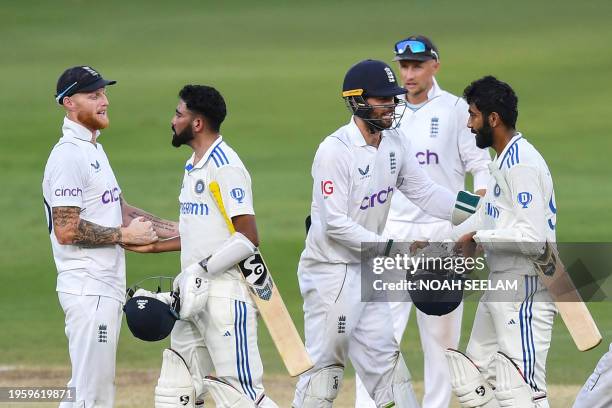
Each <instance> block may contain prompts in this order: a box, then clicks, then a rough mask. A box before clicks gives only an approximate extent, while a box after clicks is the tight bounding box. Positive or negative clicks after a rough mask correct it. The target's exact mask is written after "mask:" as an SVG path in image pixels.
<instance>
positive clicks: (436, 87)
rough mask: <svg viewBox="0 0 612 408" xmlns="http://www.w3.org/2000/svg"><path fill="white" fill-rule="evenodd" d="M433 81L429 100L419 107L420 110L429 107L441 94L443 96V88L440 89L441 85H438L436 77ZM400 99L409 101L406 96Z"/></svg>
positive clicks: (400, 96)
mask: <svg viewBox="0 0 612 408" xmlns="http://www.w3.org/2000/svg"><path fill="white" fill-rule="evenodd" d="M432 80H433V84H432V85H431V88H430V89H429V91H427V100H426V101H424V102H422V103H420V104H419V105H418V108H419V109H420V108H422V107H423V106H425V105H427V104H428V103H429V102H430V101H431V100H432V99H434V98H437V97H438V96H440V94H442V88H440V85H438V81H436V78H435V77H434V78H432ZM398 98H399V99H403V100H405V101H406V102H408V99H406V94H404V95H399V96H398ZM413 110H414V109H413Z"/></svg>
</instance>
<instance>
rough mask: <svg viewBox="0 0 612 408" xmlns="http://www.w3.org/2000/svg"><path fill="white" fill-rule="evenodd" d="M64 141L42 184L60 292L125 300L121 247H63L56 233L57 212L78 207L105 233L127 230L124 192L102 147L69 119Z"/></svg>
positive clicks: (51, 157) (55, 151) (55, 149)
mask: <svg viewBox="0 0 612 408" xmlns="http://www.w3.org/2000/svg"><path fill="white" fill-rule="evenodd" d="M62 132H63V136H62V138H61V139H60V140H59V142H58V143H57V144H56V145H55V146H54V147H53V150H52V151H51V154H50V155H49V159H48V160H47V165H46V166H45V174H44V178H43V183H42V189H43V196H44V204H45V209H46V213H47V222H48V227H49V234H50V238H51V247H52V249H53V257H54V258H55V265H56V267H57V272H58V276H57V291H58V292H65V293H70V294H75V295H101V296H109V297H113V298H115V299H117V300H119V301H120V302H123V301H124V299H125V258H124V251H123V248H121V247H120V246H119V245H105V246H100V247H93V248H88V247H84V246H79V245H61V244H60V243H59V242H58V241H57V238H56V236H55V233H54V232H53V222H52V216H51V209H52V208H53V207H79V208H80V209H81V213H80V218H81V219H83V220H86V221H90V222H93V223H95V224H98V225H101V226H104V227H120V226H121V224H122V216H121V203H120V200H119V195H120V194H121V189H120V188H119V184H118V183H117V179H116V178H115V174H114V173H113V170H112V168H111V166H110V163H109V162H108V158H107V157H106V153H104V149H103V148H102V145H101V144H100V143H96V144H93V143H91V142H90V140H91V136H92V135H91V132H90V131H89V130H88V129H86V128H85V127H83V126H81V125H80V124H78V123H76V122H73V121H71V120H70V119H68V118H64V125H63V127H62Z"/></svg>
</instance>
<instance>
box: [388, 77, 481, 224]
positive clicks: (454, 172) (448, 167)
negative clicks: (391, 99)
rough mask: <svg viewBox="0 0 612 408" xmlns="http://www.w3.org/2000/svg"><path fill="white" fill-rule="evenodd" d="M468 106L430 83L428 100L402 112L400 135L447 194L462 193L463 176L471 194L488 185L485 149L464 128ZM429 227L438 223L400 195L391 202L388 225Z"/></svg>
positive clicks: (468, 130)
mask: <svg viewBox="0 0 612 408" xmlns="http://www.w3.org/2000/svg"><path fill="white" fill-rule="evenodd" d="M467 122H468V105H467V103H466V102H465V101H464V100H463V99H462V98H459V97H457V96H455V95H453V94H451V93H449V92H446V91H444V90H442V89H440V87H439V86H438V83H437V82H436V80H435V79H434V83H433V87H432V88H431V89H430V90H429V93H428V100H427V102H425V104H424V105H423V106H421V107H419V108H418V109H417V110H415V111H413V110H412V109H410V108H408V109H406V111H405V113H404V116H403V117H402V121H401V122H400V127H399V130H400V133H402V134H403V135H404V137H406V138H407V139H408V140H409V141H410V145H411V147H412V154H413V155H414V156H415V157H416V160H417V162H418V163H419V164H420V165H421V167H422V168H423V170H425V172H426V173H427V175H429V177H431V179H432V180H433V181H435V182H436V183H438V184H440V185H442V186H444V187H446V188H448V189H449V190H451V191H458V190H463V189H464V179H465V174H466V172H470V173H472V175H473V179H474V190H479V189H484V188H486V186H487V183H488V181H489V168H488V167H487V165H488V163H490V162H491V157H490V156H489V152H488V149H479V148H478V147H477V146H476V141H475V139H474V135H473V134H472V132H471V131H470V129H469V128H468V127H467ZM394 221H398V222H404V223H405V222H410V223H418V224H422V223H432V222H438V221H440V220H439V219H437V218H435V217H432V216H431V215H429V214H427V213H425V212H424V211H423V210H421V209H420V208H419V207H418V206H417V205H416V204H414V203H413V202H411V201H410V200H408V199H407V198H406V197H404V196H403V195H402V194H396V195H395V196H394V197H393V200H392V201H391V210H390V211H389V219H388V222H394Z"/></svg>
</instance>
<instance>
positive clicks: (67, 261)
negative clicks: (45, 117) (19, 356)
mask: <svg viewBox="0 0 612 408" xmlns="http://www.w3.org/2000/svg"><path fill="white" fill-rule="evenodd" d="M113 84H115V81H109V80H106V79H104V78H103V77H102V75H100V73H99V72H97V71H96V70H94V69H93V68H91V67H89V66H76V67H72V68H69V69H67V70H66V71H64V73H63V74H62V75H61V76H60V78H59V80H58V81H57V88H56V89H57V93H56V98H55V100H56V102H57V103H58V104H60V105H61V106H62V107H63V108H64V110H65V111H66V117H65V118H64V124H63V126H62V133H63V136H62V137H61V138H60V140H59V141H58V142H57V144H56V145H55V146H54V147H53V150H52V151H51V154H50V155H49V159H48V161H47V164H46V167H45V173H44V178H43V183H42V189H43V196H44V205H45V209H46V215H47V222H48V228H49V234H50V238H51V247H52V249H53V256H54V258H55V264H56V267H57V272H58V275H57V288H56V290H57V292H58V297H59V301H60V304H61V306H62V309H63V310H64V314H65V324H66V329H65V332H66V336H67V337H68V347H69V354H70V362H71V364H72V377H71V379H70V381H69V382H68V387H74V394H73V396H74V402H69V401H64V402H62V403H61V405H60V407H61V408H72V407H100V408H106V407H112V406H113V401H114V397H115V385H114V379H115V355H116V351H117V342H118V340H119V329H120V328H121V316H122V313H121V308H122V304H123V302H124V300H125V290H126V285H125V257H124V250H123V248H122V247H121V246H122V245H129V244H133V245H143V244H149V243H152V242H155V241H157V239H158V237H159V238H169V237H172V236H176V235H178V225H177V223H175V222H171V221H166V220H162V219H160V218H158V217H155V216H153V215H151V214H149V213H146V212H144V211H142V210H140V209H138V208H135V207H132V206H130V205H128V204H127V202H126V201H125V200H124V198H123V195H122V191H121V189H120V188H119V184H118V183H117V180H116V178H115V175H114V173H113V170H112V168H111V166H110V163H109V161H108V158H107V157H106V154H105V152H104V149H103V148H102V145H101V144H100V143H98V138H99V137H100V130H102V129H105V128H106V127H107V126H108V124H109V120H108V113H107V110H108V98H107V96H106V87H107V86H108V85H113Z"/></svg>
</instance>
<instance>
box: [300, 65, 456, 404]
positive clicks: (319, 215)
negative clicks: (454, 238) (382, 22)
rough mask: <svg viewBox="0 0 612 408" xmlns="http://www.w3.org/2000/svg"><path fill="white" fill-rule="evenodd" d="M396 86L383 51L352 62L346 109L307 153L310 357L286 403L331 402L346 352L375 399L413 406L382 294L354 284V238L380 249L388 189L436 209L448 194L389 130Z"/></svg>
mask: <svg viewBox="0 0 612 408" xmlns="http://www.w3.org/2000/svg"><path fill="white" fill-rule="evenodd" d="M405 93H406V90H405V89H403V88H400V87H398V86H397V82H396V79H395V75H394V74H393V71H392V70H391V68H390V67H389V66H388V65H387V64H385V63H384V62H382V61H375V60H365V61H361V62H359V63H358V64H356V65H354V66H353V67H351V68H350V69H349V70H348V72H347V74H346V76H345V78H344V85H343V92H342V96H343V98H344V99H345V102H346V104H347V106H348V108H349V110H350V111H351V113H352V117H351V119H350V121H349V123H348V124H346V125H344V126H342V127H341V128H340V129H338V130H337V131H336V132H334V133H333V134H332V135H330V136H328V137H327V138H326V139H325V140H324V141H323V142H322V143H321V144H320V145H319V148H318V150H317V153H316V155H315V158H314V163H313V166H312V177H313V200H312V205H311V227H310V229H309V232H308V236H307V239H306V248H305V249H304V251H303V252H302V255H301V258H300V262H299V266H298V278H299V283H300V290H301V293H302V296H303V298H304V325H305V338H306V348H307V350H308V353H309V354H310V356H311V358H312V360H313V362H314V364H315V366H314V368H313V369H312V370H310V371H309V372H307V373H305V374H303V375H302V376H301V377H300V379H299V381H298V384H297V389H296V392H295V397H294V400H293V406H294V407H295V408H315V407H316V408H319V407H320V408H326V407H331V406H332V404H333V401H334V399H335V398H336V396H337V395H338V391H339V389H340V386H341V382H342V376H343V372H344V366H345V364H346V360H347V358H349V359H350V360H351V362H352V364H353V366H354V367H355V370H356V371H357V373H358V374H359V376H360V377H361V378H362V380H363V382H364V384H365V387H366V389H367V390H368V393H369V394H370V395H371V396H372V398H373V399H374V401H375V402H376V406H377V407H391V406H396V407H399V408H404V407H417V406H418V403H417V402H416V398H415V396H414V392H413V391H412V386H411V384H410V373H409V372H408V369H407V367H406V364H405V363H404V359H403V357H402V355H401V354H400V351H399V345H398V343H397V341H396V340H395V338H394V337H393V330H392V327H391V326H390V324H389V323H390V322H391V316H390V312H389V306H388V303H387V302H384V301H377V302H371V301H368V300H369V298H368V299H365V300H364V299H362V296H361V293H362V291H361V290H360V288H361V280H360V277H361V263H360V261H361V248H362V243H374V246H375V247H379V248H380V252H379V254H380V255H382V254H385V253H387V254H388V251H389V249H390V247H391V244H392V241H391V240H389V239H388V238H387V237H386V236H385V235H384V234H383V229H384V226H385V222H386V219H387V213H388V212H389V206H390V204H391V197H392V195H393V194H394V193H395V191H396V190H399V191H401V192H402V193H403V194H404V195H406V197H408V199H410V200H411V201H413V202H414V203H415V204H416V205H417V206H419V207H420V208H422V209H423V210H424V211H425V212H427V213H428V214H430V215H433V216H435V217H437V218H442V219H451V217H452V213H453V211H454V210H453V206H454V204H455V199H454V195H453V194H451V192H450V191H448V190H447V189H445V188H443V187H441V186H439V185H437V184H435V183H434V182H433V181H431V179H429V177H428V176H427V175H426V174H425V172H424V171H423V170H422V169H421V168H420V166H419V164H418V163H417V161H416V159H415V157H414V155H413V154H411V153H410V151H409V147H408V146H406V142H405V140H404V139H403V138H401V137H400V135H399V133H398V132H397V131H396V130H395V128H396V127H397V125H398V123H399V121H400V119H401V116H402V114H403V112H402V107H403V105H402V104H401V103H400V101H399V100H398V98H397V96H398V95H402V94H405ZM383 300H384V299H383Z"/></svg>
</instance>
